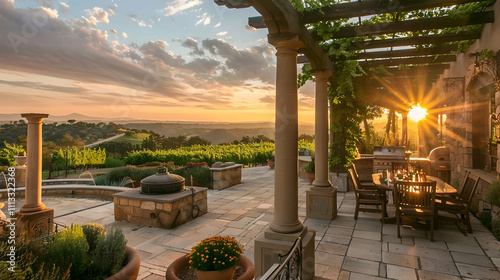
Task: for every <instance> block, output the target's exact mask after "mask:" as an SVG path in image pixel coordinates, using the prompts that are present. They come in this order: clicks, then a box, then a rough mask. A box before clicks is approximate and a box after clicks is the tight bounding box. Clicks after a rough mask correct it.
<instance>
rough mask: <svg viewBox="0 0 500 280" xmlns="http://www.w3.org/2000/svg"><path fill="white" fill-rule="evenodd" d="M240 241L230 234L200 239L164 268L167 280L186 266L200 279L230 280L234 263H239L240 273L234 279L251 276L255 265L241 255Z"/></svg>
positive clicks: (246, 278) (247, 279)
mask: <svg viewBox="0 0 500 280" xmlns="http://www.w3.org/2000/svg"><path fill="white" fill-rule="evenodd" d="M242 253H243V247H242V245H241V244H240V243H239V242H238V241H237V240H236V239H234V238H233V237H228V236H214V237H210V238H207V239H203V240H202V241H201V242H200V243H198V244H196V246H194V247H193V248H192V250H191V252H190V253H189V254H187V255H185V256H183V257H180V258H178V259H177V260H175V261H174V262H173V263H172V264H171V265H170V266H169V267H168V269H167V272H166V274H165V278H166V279H167V280H178V279H179V278H177V275H178V274H179V273H180V272H181V271H183V270H184V269H186V268H187V267H190V268H191V269H194V270H195V271H196V275H197V276H198V279H200V280H210V279H217V280H226V279H227V280H230V279H232V278H233V273H234V271H235V269H236V266H238V265H239V266H241V267H242V268H243V270H244V273H243V274H242V275H240V276H238V277H237V279H238V280H250V279H253V278H254V274H255V266H254V265H253V263H252V261H250V259H248V258H247V257H245V256H243V255H242Z"/></svg>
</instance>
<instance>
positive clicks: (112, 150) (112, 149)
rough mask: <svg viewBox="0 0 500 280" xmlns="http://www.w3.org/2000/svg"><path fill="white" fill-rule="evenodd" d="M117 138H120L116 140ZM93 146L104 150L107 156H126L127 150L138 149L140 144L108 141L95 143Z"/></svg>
mask: <svg viewBox="0 0 500 280" xmlns="http://www.w3.org/2000/svg"><path fill="white" fill-rule="evenodd" d="M119 139H121V138H118V139H117V140H119ZM95 148H100V149H102V150H105V151H106V156H108V157H116V158H123V157H125V156H127V154H128V153H129V152H132V151H134V150H140V149H141V145H140V144H137V145H134V144H132V143H131V142H126V141H108V142H104V143H101V144H99V145H97V146H96V147H95Z"/></svg>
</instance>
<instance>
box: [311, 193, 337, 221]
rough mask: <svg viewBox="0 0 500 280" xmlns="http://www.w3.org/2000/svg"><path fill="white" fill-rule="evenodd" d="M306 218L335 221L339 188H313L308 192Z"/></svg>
mask: <svg viewBox="0 0 500 280" xmlns="http://www.w3.org/2000/svg"><path fill="white" fill-rule="evenodd" d="M306 217H308V218H315V219H325V220H333V219H335V218H336V217H337V187H314V186H313V187H311V189H310V190H308V191H306Z"/></svg>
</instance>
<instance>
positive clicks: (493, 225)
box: [491, 220, 500, 241]
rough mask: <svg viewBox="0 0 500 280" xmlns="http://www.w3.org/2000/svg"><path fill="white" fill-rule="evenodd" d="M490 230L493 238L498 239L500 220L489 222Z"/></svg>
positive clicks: (499, 238) (499, 237)
mask: <svg viewBox="0 0 500 280" xmlns="http://www.w3.org/2000/svg"><path fill="white" fill-rule="evenodd" d="M491 232H492V233H493V235H494V236H495V238H496V239H497V240H499V241H500V220H496V221H493V222H492V223H491Z"/></svg>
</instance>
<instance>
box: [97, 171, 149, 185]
mask: <svg viewBox="0 0 500 280" xmlns="http://www.w3.org/2000/svg"><path fill="white" fill-rule="evenodd" d="M157 171H158V168H137V167H133V166H127V167H124V168H116V169H112V170H110V171H108V172H107V173H106V174H104V175H102V176H99V177H97V178H95V183H96V185H98V186H118V185H120V182H121V181H122V180H123V178H125V177H130V178H131V179H132V180H136V181H140V180H142V179H144V178H146V177H148V176H151V175H153V174H155V173H156V172H157Z"/></svg>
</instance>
